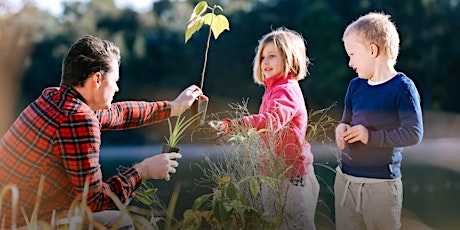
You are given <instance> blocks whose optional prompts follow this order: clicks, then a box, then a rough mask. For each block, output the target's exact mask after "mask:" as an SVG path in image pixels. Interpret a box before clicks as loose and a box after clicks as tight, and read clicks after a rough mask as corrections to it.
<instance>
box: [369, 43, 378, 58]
mask: <svg viewBox="0 0 460 230" xmlns="http://www.w3.org/2000/svg"><path fill="white" fill-rule="evenodd" d="M379 51H380V50H379V47H378V46H377V45H376V44H370V45H369V52H371V56H372V57H374V58H375V57H377V56H379Z"/></svg>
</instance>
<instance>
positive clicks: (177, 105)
mask: <svg viewBox="0 0 460 230" xmlns="http://www.w3.org/2000/svg"><path fill="white" fill-rule="evenodd" d="M198 97H204V98H205V99H207V97H206V96H204V95H203V92H202V91H201V89H200V88H199V87H198V86H196V85H191V86H189V87H188V88H186V89H184V91H182V92H181V93H180V94H179V96H177V98H176V99H174V101H171V103H170V105H171V116H179V115H180V114H182V113H183V112H185V110H187V109H189V108H190V106H192V104H193V102H194V101H195V100H197V99H198Z"/></svg>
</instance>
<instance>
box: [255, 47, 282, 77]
mask: <svg viewBox="0 0 460 230" xmlns="http://www.w3.org/2000/svg"><path fill="white" fill-rule="evenodd" d="M260 68H261V69H262V74H263V75H264V79H267V78H270V77H273V76H274V75H277V74H280V73H282V72H283V70H284V63H283V56H282V54H281V52H280V51H279V50H278V49H277V48H276V46H275V44H274V43H273V42H269V43H267V44H265V45H264V47H263V49H262V52H261V55H260Z"/></svg>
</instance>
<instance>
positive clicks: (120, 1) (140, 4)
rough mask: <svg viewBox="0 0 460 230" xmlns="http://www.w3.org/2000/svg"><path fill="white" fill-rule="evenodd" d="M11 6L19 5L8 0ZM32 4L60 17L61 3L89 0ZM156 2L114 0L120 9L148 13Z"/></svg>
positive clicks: (44, 0) (36, 0) (40, 0)
mask: <svg viewBox="0 0 460 230" xmlns="http://www.w3.org/2000/svg"><path fill="white" fill-rule="evenodd" d="M6 1H7V2H10V4H13V5H15V4H17V5H19V3H17V2H18V1H17V0H16V1H15V0H6ZM30 1H31V2H32V3H35V4H36V5H37V7H38V8H40V9H43V10H48V11H49V12H50V13H51V14H52V15H55V16H57V15H59V14H61V13H62V11H63V8H62V4H61V2H87V1H89V0H30ZM153 1H154V0H114V2H115V4H116V5H117V6H118V7H120V8H124V7H129V8H132V9H133V10H136V11H140V12H143V11H148V10H150V9H151V7H152V2H153Z"/></svg>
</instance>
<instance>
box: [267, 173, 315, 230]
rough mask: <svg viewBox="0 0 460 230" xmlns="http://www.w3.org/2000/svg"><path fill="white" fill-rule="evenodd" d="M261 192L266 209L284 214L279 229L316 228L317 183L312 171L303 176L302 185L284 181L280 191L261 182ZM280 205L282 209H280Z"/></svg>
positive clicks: (310, 229) (309, 229) (273, 212)
mask: <svg viewBox="0 0 460 230" xmlns="http://www.w3.org/2000/svg"><path fill="white" fill-rule="evenodd" d="M261 193H262V197H263V200H264V201H263V202H264V207H265V209H266V211H268V212H270V213H272V214H275V215H276V214H278V215H279V214H281V213H283V214H284V215H283V216H282V218H283V220H282V223H281V227H280V229H308V230H314V229H316V227H315V211H316V203H317V201H318V195H319V183H318V180H317V179H316V175H315V173H314V171H311V172H309V173H308V174H307V175H305V176H303V186H301V185H300V184H298V185H294V184H293V183H291V182H289V181H286V182H285V183H284V185H283V188H282V189H281V190H280V191H273V190H272V189H271V188H269V187H268V186H267V185H265V184H262V186H261ZM282 207H284V211H281V210H280V209H281V208H282Z"/></svg>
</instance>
